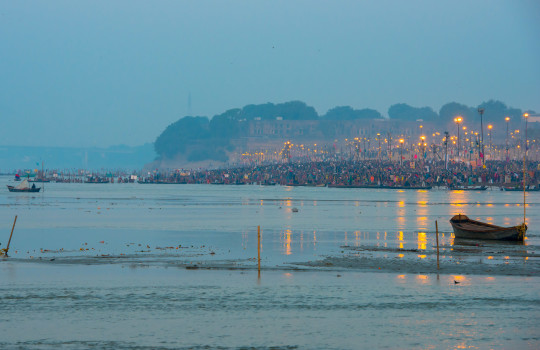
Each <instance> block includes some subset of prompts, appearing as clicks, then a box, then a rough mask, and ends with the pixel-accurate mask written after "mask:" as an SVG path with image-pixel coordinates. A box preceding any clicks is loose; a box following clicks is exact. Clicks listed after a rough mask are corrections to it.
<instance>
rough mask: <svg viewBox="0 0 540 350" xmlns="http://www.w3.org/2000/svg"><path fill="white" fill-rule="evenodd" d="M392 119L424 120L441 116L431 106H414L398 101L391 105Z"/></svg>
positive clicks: (390, 115)
mask: <svg viewBox="0 0 540 350" xmlns="http://www.w3.org/2000/svg"><path fill="white" fill-rule="evenodd" d="M388 116H389V117H390V119H398V120H405V121H415V120H418V119H421V120H423V121H436V120H438V119H439V116H438V115H437V113H436V112H435V111H433V109H432V108H431V107H420V108H416V107H412V106H409V105H408V104H406V103H397V104H395V105H392V106H390V108H389V109H388Z"/></svg>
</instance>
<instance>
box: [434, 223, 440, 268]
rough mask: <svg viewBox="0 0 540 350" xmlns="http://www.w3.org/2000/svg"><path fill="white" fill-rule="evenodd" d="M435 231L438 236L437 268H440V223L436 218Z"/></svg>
mask: <svg viewBox="0 0 540 350" xmlns="http://www.w3.org/2000/svg"><path fill="white" fill-rule="evenodd" d="M435 232H436V237H437V270H439V224H438V223H437V220H435Z"/></svg>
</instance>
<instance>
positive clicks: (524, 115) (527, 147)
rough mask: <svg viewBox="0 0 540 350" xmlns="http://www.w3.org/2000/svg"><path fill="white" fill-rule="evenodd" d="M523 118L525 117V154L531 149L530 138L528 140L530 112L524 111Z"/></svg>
mask: <svg viewBox="0 0 540 350" xmlns="http://www.w3.org/2000/svg"><path fill="white" fill-rule="evenodd" d="M523 118H525V155H527V151H528V150H529V140H527V120H528V119H529V113H524V114H523Z"/></svg>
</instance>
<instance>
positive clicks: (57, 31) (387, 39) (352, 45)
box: [0, 0, 540, 147]
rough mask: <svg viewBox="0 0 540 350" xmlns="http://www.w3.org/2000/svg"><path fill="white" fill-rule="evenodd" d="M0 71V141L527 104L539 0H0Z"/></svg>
mask: <svg viewBox="0 0 540 350" xmlns="http://www.w3.org/2000/svg"><path fill="white" fill-rule="evenodd" d="M0 74H1V79H0V120H1V127H0V145H28V146H81V147H82V146H84V147H87V146H102V147H106V146H110V145H118V144H127V145H141V144H143V143H147V142H153V141H155V139H156V137H157V136H158V135H159V134H160V133H161V132H162V131H163V129H164V128H165V127H167V125H169V124H171V123H173V122H175V121H176V120H178V119H179V118H181V117H183V116H185V115H187V114H188V113H190V114H191V115H202V116H208V117H212V116H214V115H216V114H219V113H222V112H224V111H226V110H227V109H231V108H237V107H243V106H245V105H247V104H259V103H266V102H273V103H280V102H286V101H291V100H301V101H304V102H306V103H307V104H308V105H311V106H313V107H315V109H316V110H317V112H318V113H319V114H324V113H325V112H326V111H327V110H328V109H329V108H332V107H335V106H340V105H349V106H352V107H354V108H373V109H377V110H378V111H379V112H381V113H382V114H383V115H384V116H387V114H388V108H389V107H390V106H391V105H393V104H395V103H408V104H410V105H412V106H415V107H422V106H430V107H432V108H433V109H434V110H435V111H437V112H438V111H439V109H440V107H441V106H442V105H443V104H445V103H447V102H452V101H456V102H460V103H464V104H467V105H470V106H477V105H478V104H480V103H482V102H483V101H487V100H489V99H497V100H501V101H503V102H505V103H506V104H507V105H509V106H511V107H516V108H522V109H532V110H536V111H537V112H539V111H540V2H539V1H536V0H531V1H516V0H508V1H497V0H489V1H410V0H409V1H397V0H396V1H390V0H388V1H370V2H368V1H313V0H310V1H290V0H288V1H221V0H214V1H210V0H209V1H133V0H129V1H110V0H107V1H71V0H66V1H54V0H53V1H10V0H0ZM189 95H191V110H190V109H189V104H188V96H189Z"/></svg>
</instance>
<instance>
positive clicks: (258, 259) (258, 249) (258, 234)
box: [257, 226, 261, 277]
mask: <svg viewBox="0 0 540 350" xmlns="http://www.w3.org/2000/svg"><path fill="white" fill-rule="evenodd" d="M257 262H258V263H257V270H258V271H259V277H261V226H257Z"/></svg>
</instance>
